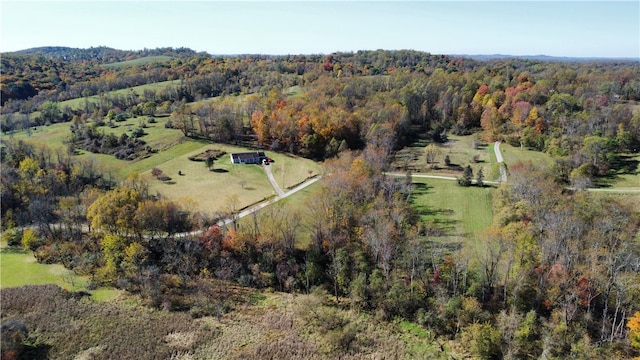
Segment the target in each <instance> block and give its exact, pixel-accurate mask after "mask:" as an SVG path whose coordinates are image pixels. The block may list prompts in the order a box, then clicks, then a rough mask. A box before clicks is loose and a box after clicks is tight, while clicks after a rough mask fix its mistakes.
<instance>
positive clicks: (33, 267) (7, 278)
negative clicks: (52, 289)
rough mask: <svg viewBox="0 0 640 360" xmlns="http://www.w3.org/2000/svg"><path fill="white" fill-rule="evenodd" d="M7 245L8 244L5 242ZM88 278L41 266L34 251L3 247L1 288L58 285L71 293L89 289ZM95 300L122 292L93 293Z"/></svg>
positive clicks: (0, 252)
mask: <svg viewBox="0 0 640 360" xmlns="http://www.w3.org/2000/svg"><path fill="white" fill-rule="evenodd" d="M3 243H4V242H3ZM88 281H89V279H88V278H87V277H83V276H78V275H76V274H74V273H73V271H71V270H68V269H65V267H64V266H62V265H60V264H48V265H47V264H40V263H38V262H37V261H36V259H35V258H34V257H33V255H32V254H31V252H28V251H23V250H19V249H15V248H10V247H7V246H6V245H4V244H3V246H2V248H0V288H10V287H20V286H24V285H42V284H56V285H59V286H60V287H62V288H64V289H67V290H71V291H81V290H85V291H86V289H85V285H86V284H87V283H88ZM90 293H91V298H92V299H94V300H96V301H110V300H113V299H115V298H117V297H118V296H119V295H120V293H121V291H120V290H117V289H113V288H99V289H96V290H91V291H90Z"/></svg>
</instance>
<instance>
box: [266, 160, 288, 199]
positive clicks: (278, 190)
mask: <svg viewBox="0 0 640 360" xmlns="http://www.w3.org/2000/svg"><path fill="white" fill-rule="evenodd" d="M262 167H263V168H264V171H265V172H266V173H267V177H268V178H269V182H270V183H271V186H273V189H274V190H275V191H276V193H277V194H278V196H279V197H283V196H284V191H282V188H280V185H278V183H277V182H276V179H275V178H274V177H273V173H272V172H271V165H262Z"/></svg>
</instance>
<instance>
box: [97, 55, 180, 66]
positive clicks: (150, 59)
mask: <svg viewBox="0 0 640 360" xmlns="http://www.w3.org/2000/svg"><path fill="white" fill-rule="evenodd" d="M172 59H173V57H171V56H166V55H157V56H146V57H143V58H139V59H133V60H127V61H119V62H115V63H110V64H104V65H102V66H103V67H106V68H113V69H119V68H123V67H128V66H142V65H148V64H156V63H168V62H170V61H171V60H172Z"/></svg>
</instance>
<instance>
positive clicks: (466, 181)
mask: <svg viewBox="0 0 640 360" xmlns="http://www.w3.org/2000/svg"><path fill="white" fill-rule="evenodd" d="M472 179H473V169H471V165H467V167H466V168H464V172H463V173H462V177H461V178H458V185H460V186H471V180H472Z"/></svg>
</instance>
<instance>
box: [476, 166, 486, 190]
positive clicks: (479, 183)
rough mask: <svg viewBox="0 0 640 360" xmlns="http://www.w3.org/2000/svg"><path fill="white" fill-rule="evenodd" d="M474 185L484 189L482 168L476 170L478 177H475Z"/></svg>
mask: <svg viewBox="0 0 640 360" xmlns="http://www.w3.org/2000/svg"><path fill="white" fill-rule="evenodd" d="M476 185H477V186H479V187H484V173H483V172H482V168H480V170H478V175H477V176H476Z"/></svg>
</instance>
